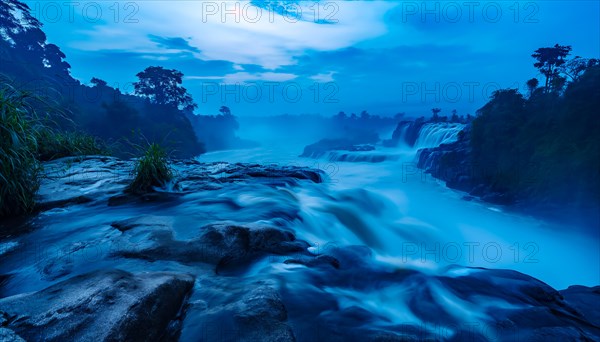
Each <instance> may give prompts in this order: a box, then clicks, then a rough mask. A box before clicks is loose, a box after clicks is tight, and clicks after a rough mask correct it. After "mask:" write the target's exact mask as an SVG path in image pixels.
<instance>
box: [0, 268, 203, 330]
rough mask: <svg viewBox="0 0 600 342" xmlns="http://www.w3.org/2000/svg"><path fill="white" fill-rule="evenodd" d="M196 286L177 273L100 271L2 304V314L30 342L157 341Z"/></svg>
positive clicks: (0, 302)
mask: <svg viewBox="0 0 600 342" xmlns="http://www.w3.org/2000/svg"><path fill="white" fill-rule="evenodd" d="M193 283H194V279H193V278H192V277H191V276H189V275H186V274H178V273H166V272H165V273H158V272H157V273H141V274H135V275H134V274H131V273H128V272H125V271H120V270H109V271H96V272H92V273H88V274H85V275H80V276H76V277H73V278H71V279H68V280H66V281H63V282H60V283H58V284H56V285H53V286H50V287H48V288H46V289H44V290H41V291H38V292H34V293H26V294H21V295H16V296H12V297H7V298H3V299H0V312H4V315H5V317H7V322H6V323H7V325H8V328H10V329H12V330H14V331H15V332H16V333H17V334H19V335H20V336H22V337H23V338H25V339H26V340H32V341H34V340H35V341H39V340H44V341H69V340H94V341H145V340H157V339H159V338H160V337H161V336H163V335H164V334H165V331H166V330H167V327H168V326H169V324H170V321H171V320H172V319H174V318H175V317H176V316H177V314H178V312H179V310H180V308H181V306H182V304H183V301H184V299H185V298H186V296H187V294H188V293H189V291H190V290H191V288H192V285H193Z"/></svg>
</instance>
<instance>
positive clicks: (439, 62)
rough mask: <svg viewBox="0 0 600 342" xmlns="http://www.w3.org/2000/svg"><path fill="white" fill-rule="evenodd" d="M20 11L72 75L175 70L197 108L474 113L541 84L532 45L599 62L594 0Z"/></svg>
mask: <svg viewBox="0 0 600 342" xmlns="http://www.w3.org/2000/svg"><path fill="white" fill-rule="evenodd" d="M26 3H27V4H28V5H29V6H30V7H31V8H32V10H33V12H34V15H35V16H36V17H37V18H38V19H40V20H41V21H42V22H43V23H44V30H45V31H46V33H47V35H48V39H49V41H50V42H52V43H55V44H57V45H59V46H60V47H61V49H62V50H63V51H64V52H65V54H66V55H67V61H68V62H69V63H70V64H71V66H72V69H71V71H72V74H73V76H74V77H75V78H77V79H79V80H81V81H82V82H84V83H87V82H89V80H90V79H91V78H92V77H99V78H102V79H104V80H106V81H107V82H108V83H109V84H111V85H114V86H118V87H119V88H121V89H122V90H123V91H128V90H131V88H132V87H131V82H133V81H135V80H136V78H135V74H136V73H138V72H139V71H141V70H143V69H144V68H146V67H148V66H153V65H160V66H164V67H167V68H176V69H178V70H181V71H182V72H183V73H184V74H185V76H186V77H185V80H184V86H185V87H186V88H188V90H189V91H190V93H191V94H192V96H193V97H194V99H195V100H196V102H197V103H198V105H199V108H198V110H197V112H198V113H202V114H210V113H215V112H216V111H217V109H218V108H219V106H221V105H223V104H224V105H228V106H229V107H231V108H232V111H233V112H234V114H236V115H246V116H250V115H275V114H284V113H289V114H303V113H321V114H325V115H333V114H335V113H337V112H338V111H340V110H343V111H346V112H347V113H351V112H356V113H359V112H360V111H362V110H367V111H369V112H370V113H372V114H380V115H393V114H395V113H398V112H406V113H407V114H409V115H414V116H420V115H427V114H428V112H429V109H430V108H432V107H440V108H442V109H443V110H444V112H445V113H449V112H450V111H451V110H452V109H457V110H458V111H459V113H461V114H466V113H474V112H475V110H476V109H477V108H479V107H481V106H482V105H483V104H484V103H485V100H486V98H487V96H488V95H489V94H490V93H491V92H492V91H493V90H495V89H498V88H507V87H513V88H514V87H521V88H524V84H525V82H526V81H527V80H528V79H529V78H531V77H536V76H537V77H540V75H538V74H537V72H536V70H535V69H534V68H533V66H532V64H533V59H532V58H531V57H530V55H531V53H532V52H533V51H534V50H535V49H537V48H539V47H544V46H552V45H554V44H556V43H559V44H563V45H565V44H566V45H572V46H573V55H580V56H583V57H599V56H600V33H599V31H600V19H599V18H600V5H599V2H598V1H520V2H515V1H510V2H478V1H464V2H461V1H449V2H436V1H386V2H383V1H351V2H350V1H348V2H346V1H336V2H327V1H320V2H314V1H312V2H304V1H303V2H294V1H287V2H283V1H252V2H221V1H218V2H211V1H137V2H118V3H117V4H118V6H115V2H114V1H104V2H86V1H79V2H64V3H63V2H46V1H26ZM57 4H58V5H57ZM60 5H62V6H60Z"/></svg>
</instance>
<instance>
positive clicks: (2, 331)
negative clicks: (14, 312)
mask: <svg viewBox="0 0 600 342" xmlns="http://www.w3.org/2000/svg"><path fill="white" fill-rule="evenodd" d="M0 341H3V342H25V340H24V339H22V338H21V336H19V335H17V334H16V333H15V332H14V331H12V330H10V329H6V328H0Z"/></svg>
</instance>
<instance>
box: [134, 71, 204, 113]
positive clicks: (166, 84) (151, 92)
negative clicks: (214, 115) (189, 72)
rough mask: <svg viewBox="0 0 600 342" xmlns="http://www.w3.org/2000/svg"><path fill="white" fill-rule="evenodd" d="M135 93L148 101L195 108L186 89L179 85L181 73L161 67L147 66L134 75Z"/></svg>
mask: <svg viewBox="0 0 600 342" xmlns="http://www.w3.org/2000/svg"><path fill="white" fill-rule="evenodd" d="M136 76H137V77H138V79H139V82H135V83H134V84H133V86H134V87H135V94H136V95H139V96H142V97H145V98H147V99H149V100H150V102H152V103H155V104H159V105H166V106H172V107H176V108H179V107H183V108H184V109H186V110H192V109H194V108H197V107H198V105H196V104H195V103H194V101H193V99H192V96H191V95H190V94H189V93H188V92H187V89H185V88H184V87H182V86H181V83H182V79H183V73H181V71H177V70H174V69H164V68H163V67H148V68H146V70H144V71H142V72H140V73H138V74H137V75H136Z"/></svg>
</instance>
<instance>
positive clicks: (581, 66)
mask: <svg viewBox="0 0 600 342" xmlns="http://www.w3.org/2000/svg"><path fill="white" fill-rule="evenodd" d="M598 65H600V60H598V59H596V58H582V57H580V56H576V57H575V58H573V59H571V60H570V61H567V62H566V63H565V64H563V65H562V66H561V67H560V72H562V73H563V74H565V75H567V77H569V78H570V79H571V81H577V80H579V77H581V75H583V73H584V72H585V71H586V70H587V69H589V68H591V67H594V66H598Z"/></svg>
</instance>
